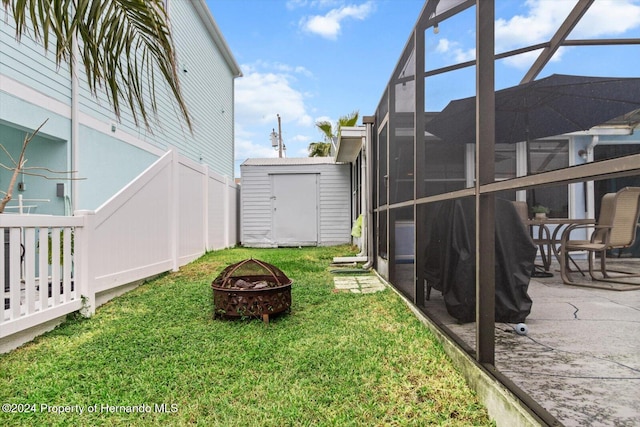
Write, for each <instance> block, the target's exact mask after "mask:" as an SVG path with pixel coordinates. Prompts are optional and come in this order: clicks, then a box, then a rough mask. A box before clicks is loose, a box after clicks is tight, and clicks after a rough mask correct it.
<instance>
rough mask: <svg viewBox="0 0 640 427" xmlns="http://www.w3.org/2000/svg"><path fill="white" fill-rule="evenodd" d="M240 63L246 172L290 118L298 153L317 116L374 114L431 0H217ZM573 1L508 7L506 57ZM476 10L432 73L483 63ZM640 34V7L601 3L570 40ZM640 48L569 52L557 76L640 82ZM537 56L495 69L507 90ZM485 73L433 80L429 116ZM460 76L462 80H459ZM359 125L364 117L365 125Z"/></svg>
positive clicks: (239, 139) (433, 61)
mask: <svg viewBox="0 0 640 427" xmlns="http://www.w3.org/2000/svg"><path fill="white" fill-rule="evenodd" d="M207 4H208V6H209V9H210V10H211V13H212V15H213V17H214V19H215V21H216V23H217V24H218V26H219V28H220V30H221V31H222V34H223V35H224V37H225V39H226V41H227V44H228V45H229V47H230V49H231V51H232V52H233V55H234V57H235V58H236V61H237V62H238V64H239V65H240V67H241V69H242V73H243V77H240V78H238V79H237V80H236V82H235V84H236V112H235V113H236V119H235V126H236V132H235V142H236V168H235V169H236V176H239V165H240V163H242V162H243V161H244V160H245V159H247V158H250V157H251V158H255V157H277V155H278V154H277V152H276V151H275V150H273V149H272V148H271V143H270V139H269V134H270V133H271V131H272V129H274V128H275V129H276V130H277V125H278V122H277V116H276V115H277V114H280V116H281V119H282V136H283V140H284V143H285V145H286V147H287V151H286V155H287V157H306V156H307V147H308V145H309V143H311V142H315V141H321V140H322V135H321V134H320V132H319V131H318V130H317V128H316V127H315V122H316V121H318V120H330V121H331V122H332V123H334V122H335V121H336V120H337V119H338V118H339V117H340V116H342V115H345V114H347V113H350V112H351V111H354V110H358V111H359V112H360V115H361V116H362V115H373V114H374V113H375V109H376V107H377V105H378V102H379V101H380V97H381V95H382V92H383V90H384V88H385V86H386V84H387V83H388V81H389V79H390V77H391V72H392V71H393V68H394V67H395V66H396V64H397V62H398V59H399V57H400V54H401V53H402V50H403V48H404V46H405V44H406V42H407V39H408V37H409V33H410V31H411V30H412V28H413V26H414V24H415V22H416V20H417V18H418V16H419V14H420V11H421V10H422V8H423V6H424V1H423V0H368V1H367V0H207ZM574 4H575V1H574V0H527V1H516V0H497V1H496V20H497V25H496V51H497V52H503V51H508V50H512V49H516V48H518V47H523V46H526V45H530V44H534V43H538V42H542V41H547V40H548V39H549V38H550V37H551V35H552V34H553V32H554V31H555V30H556V29H557V27H558V26H559V25H560V23H561V21H562V20H563V19H564V17H565V16H566V15H567V13H568V11H569V10H570V9H571V8H572V7H573V5H574ZM474 14H475V9H473V8H472V9H470V10H468V11H466V12H465V13H463V14H460V15H459V16H456V17H454V18H453V19H451V20H447V21H445V22H443V23H442V24H440V26H439V30H440V31H439V33H438V34H433V32H432V31H427V32H426V50H427V69H433V68H438V67H441V66H444V65H451V64H455V63H458V62H462V61H468V60H471V59H473V58H474V54H475V52H474V47H475V33H474V31H475V28H474V20H475V16H474ZM592 37H599V38H640V0H596V2H595V3H594V5H593V6H592V7H591V9H590V10H589V12H587V14H586V15H585V17H584V18H583V22H582V23H581V25H579V26H578V27H576V28H575V29H574V30H573V32H572V33H571V36H570V37H569V38H571V39H579V38H592ZM637 58H640V46H638V45H636V46H633V47H628V46H626V47H606V48H605V47H588V48H564V49H561V50H560V51H558V53H557V54H556V55H555V57H554V59H553V61H552V62H551V63H550V64H549V65H548V66H547V67H546V68H545V70H544V71H543V73H542V74H541V75H540V76H539V77H544V76H546V75H549V74H552V73H565V74H583V75H603V76H605V75H608V76H637V75H638V74H639V73H638V71H639V70H640V68H639V66H638V63H639V61H638V59H637ZM534 59H535V53H534V54H532V55H521V56H519V57H517V58H515V59H512V60H508V61H506V60H503V61H500V62H499V63H498V64H497V65H496V87H497V88H498V89H499V88H503V87H508V86H512V85H516V84H518V83H519V81H520V80H521V78H522V77H523V75H524V73H525V72H526V70H527V67H528V66H529V65H530V64H531V63H532V62H533V60H534ZM473 73H474V70H473V69H468V70H463V71H459V72H456V73H453V74H452V75H451V76H447V77H446V78H445V77H436V78H430V79H427V83H426V85H427V88H426V98H427V110H429V111H439V110H441V109H442V108H444V106H445V105H446V104H447V102H448V101H450V100H452V99H456V98H461V97H466V96H471V95H473V90H474V84H475V77H474V74H473ZM454 78H455V79H456V80H455V81H456V82H455V83H452V81H451V79H454ZM359 123H360V122H359Z"/></svg>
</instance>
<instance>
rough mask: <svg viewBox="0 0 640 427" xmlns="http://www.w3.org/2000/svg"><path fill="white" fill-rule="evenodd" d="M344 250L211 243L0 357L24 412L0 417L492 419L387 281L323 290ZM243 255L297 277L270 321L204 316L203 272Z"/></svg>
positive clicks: (107, 421) (343, 421) (261, 422)
mask: <svg viewBox="0 0 640 427" xmlns="http://www.w3.org/2000/svg"><path fill="white" fill-rule="evenodd" d="M349 253H353V252H352V249H351V248H350V247H347V246H342V247H330V248H305V249H293V248H292V249H245V248H236V249H229V250H222V251H215V252H211V253H208V254H207V255H205V256H203V257H202V258H201V259H199V260H198V261H196V262H193V263H191V264H190V265H188V266H185V267H183V268H182V269H180V271H179V272H177V273H171V274H166V275H163V276H162V277H160V278H158V279H155V280H153V281H150V282H149V283H146V284H145V285H143V286H141V287H139V288H137V289H136V290H134V291H131V292H129V293H128V294H126V295H124V296H122V297H120V298H117V299H115V300H112V301H111V302H109V303H108V304H105V305H103V306H102V307H100V308H98V310H97V312H96V314H95V315H94V317H92V318H91V319H82V318H78V317H75V318H72V319H70V320H69V321H67V322H66V323H65V324H63V325H62V326H60V327H58V328H57V329H55V330H54V331H52V332H50V333H48V334H46V335H45V336H43V337H40V338H38V339H36V340H35V341H34V342H32V343H30V344H27V345H25V346H23V347H21V348H20V349H18V350H15V351H13V352H11V353H9V354H5V355H0V403H3V404H7V403H8V404H16V405H9V410H18V409H20V410H22V411H29V412H27V413H15V412H14V413H11V412H10V413H7V412H5V411H6V409H7V407H6V405H5V406H3V411H2V412H1V413H0V425H29V426H31V425H187V424H195V425H203V426H216V425H217V426H278V427H279V426H308V425H313V426H325V425H326V426H348V425H353V426H374V425H416V426H425V425H455V426H469V425H493V423H492V422H491V421H490V420H489V418H488V415H487V412H486V409H485V408H484V407H483V406H482V405H481V404H480V403H479V402H478V399H477V397H476V396H475V395H474V393H473V392H472V391H470V389H469V388H468V387H467V386H466V384H465V382H464V380H463V378H462V377H461V375H460V374H459V373H458V372H457V371H456V370H455V369H454V368H453V367H452V365H451V363H450V361H449V360H448V359H447V357H446V355H445V354H444V352H443V350H442V347H441V346H440V345H439V344H438V343H437V342H436V341H435V340H434V337H433V335H432V334H431V333H430V332H429V331H428V330H427V329H426V328H425V327H424V325H422V324H421V323H420V321H419V320H418V319H416V318H415V316H414V315H413V314H412V313H411V311H410V310H409V309H408V308H407V307H406V306H405V304H404V303H403V302H402V301H401V299H400V298H399V297H398V296H397V295H396V294H395V293H394V292H393V291H392V290H389V289H388V290H385V291H383V292H378V293H375V294H351V293H334V292H332V289H333V279H332V275H331V274H330V273H329V271H328V266H329V263H330V262H331V259H332V258H333V257H334V256H340V255H345V254H349ZM248 257H254V258H258V259H261V260H264V261H267V262H270V263H273V264H275V265H276V266H278V267H279V268H281V269H282V271H284V272H285V274H287V275H288V276H289V277H290V278H292V279H293V281H294V283H293V286H292V299H293V303H292V307H291V313H289V314H284V315H281V316H278V317H275V318H272V320H271V323H270V324H269V325H268V326H265V325H264V324H263V323H262V322H261V321H260V320H231V321H230V320H221V319H217V320H214V319H213V318H212V292H211V288H210V283H211V281H212V280H213V279H214V278H215V276H216V275H217V274H218V273H219V272H220V271H221V270H222V268H223V267H224V266H226V265H227V264H229V263H232V262H236V261H239V260H242V259H244V258H248ZM163 404H164V406H162V405H163ZM21 405H26V406H21ZM46 405H49V406H46ZM65 406H67V407H68V408H64V407H65ZM63 409H65V410H74V411H76V412H72V413H56V411H61V410H63ZM163 409H164V412H163ZM78 410H82V411H83V413H82V414H80V413H78V412H77V411H78ZM31 411H35V412H31ZM89 411H91V412H89ZM127 411H128V412H127ZM135 411H139V412H135Z"/></svg>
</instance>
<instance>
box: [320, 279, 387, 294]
mask: <svg viewBox="0 0 640 427" xmlns="http://www.w3.org/2000/svg"><path fill="white" fill-rule="evenodd" d="M333 283H334V285H335V292H353V293H354V294H371V293H373V292H379V291H383V290H384V289H385V286H386V285H385V284H384V283H383V282H382V281H381V280H380V279H379V278H378V276H375V275H368V276H341V277H334V278H333Z"/></svg>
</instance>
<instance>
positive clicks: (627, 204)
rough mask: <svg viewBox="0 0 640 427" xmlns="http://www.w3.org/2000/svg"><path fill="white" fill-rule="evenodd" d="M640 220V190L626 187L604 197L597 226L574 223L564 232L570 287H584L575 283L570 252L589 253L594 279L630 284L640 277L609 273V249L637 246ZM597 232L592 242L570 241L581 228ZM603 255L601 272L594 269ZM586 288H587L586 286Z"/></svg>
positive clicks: (565, 277) (563, 267)
mask: <svg viewBox="0 0 640 427" xmlns="http://www.w3.org/2000/svg"><path fill="white" fill-rule="evenodd" d="M639 218H640V187H625V188H623V189H622V190H620V191H618V192H617V193H607V194H605V195H604V196H603V197H602V201H601V204H600V216H599V218H598V221H597V222H596V223H594V224H572V225H569V226H568V227H567V228H566V229H565V230H564V231H563V233H562V238H561V239H560V275H561V276H562V281H563V282H564V283H565V284H567V285H582V284H580V283H577V282H574V281H573V280H571V277H570V275H569V269H568V259H569V252H575V251H587V259H588V262H589V274H590V275H591V278H592V279H593V280H597V281H606V282H615V283H626V284H629V282H628V281H625V280H624V279H626V278H629V277H640V273H627V272H620V271H616V272H615V273H620V274H617V275H615V276H611V275H610V273H612V272H614V271H612V270H607V253H606V252H607V250H610V249H622V248H627V247H630V246H632V245H633V243H634V242H635V239H636V229H637V226H638V219H639ZM585 228H591V229H594V231H593V233H592V234H591V238H590V239H589V240H570V236H571V233H572V232H573V231H575V230H578V229H585ZM596 252H597V253H599V254H600V273H599V274H598V273H596V272H595V271H594V268H593V260H594V257H595V253H596ZM583 286H584V285H583Z"/></svg>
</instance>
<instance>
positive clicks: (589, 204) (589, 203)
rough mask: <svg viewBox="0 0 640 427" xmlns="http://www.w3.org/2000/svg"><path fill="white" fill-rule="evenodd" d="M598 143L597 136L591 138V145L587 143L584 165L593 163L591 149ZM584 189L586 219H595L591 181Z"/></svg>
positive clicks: (593, 189) (598, 138) (598, 137)
mask: <svg viewBox="0 0 640 427" xmlns="http://www.w3.org/2000/svg"><path fill="white" fill-rule="evenodd" d="M599 142H600V136H599V135H593V136H592V137H591V143H589V145H588V146H587V160H586V163H592V162H593V149H594V148H595V146H596V145H598V143H599ZM585 184H586V189H585V195H584V197H585V199H586V200H585V204H586V208H587V212H586V217H587V218H595V217H596V204H595V201H594V200H593V196H594V192H595V188H594V185H593V181H587V182H586V183H585Z"/></svg>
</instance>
